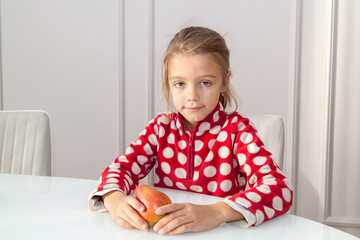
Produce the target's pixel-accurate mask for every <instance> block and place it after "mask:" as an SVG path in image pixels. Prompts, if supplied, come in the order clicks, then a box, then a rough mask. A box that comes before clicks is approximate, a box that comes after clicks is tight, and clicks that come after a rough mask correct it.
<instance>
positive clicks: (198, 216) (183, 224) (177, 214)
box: [154, 202, 244, 235]
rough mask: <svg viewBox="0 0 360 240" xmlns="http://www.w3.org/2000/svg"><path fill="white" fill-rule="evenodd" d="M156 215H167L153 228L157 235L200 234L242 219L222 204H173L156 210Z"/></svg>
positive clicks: (240, 215)
mask: <svg viewBox="0 0 360 240" xmlns="http://www.w3.org/2000/svg"><path fill="white" fill-rule="evenodd" d="M155 213H156V214H157V215H161V214H165V213H167V214H168V215H166V216H165V217H164V218H162V219H161V220H160V221H159V222H158V223H157V224H156V225H155V226H154V231H155V232H159V234H162V235H163V234H167V233H169V234H179V233H184V232H201V231H206V230H210V229H213V228H215V227H217V226H219V225H221V224H222V223H224V222H228V221H235V220H240V219H244V217H243V216H242V214H241V213H239V212H237V211H235V210H233V209H232V208H231V207H230V206H228V205H227V204H226V203H224V202H218V203H215V204H211V205H196V204H191V203H173V204H169V205H165V206H162V207H159V208H158V209H156V211H155Z"/></svg>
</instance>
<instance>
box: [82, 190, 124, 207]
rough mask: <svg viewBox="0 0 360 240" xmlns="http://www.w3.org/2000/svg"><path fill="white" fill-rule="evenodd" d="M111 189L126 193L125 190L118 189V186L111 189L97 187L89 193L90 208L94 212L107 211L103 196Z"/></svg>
mask: <svg viewBox="0 0 360 240" xmlns="http://www.w3.org/2000/svg"><path fill="white" fill-rule="evenodd" d="M111 191H120V192H122V193H124V191H122V190H120V189H118V188H109V189H104V190H101V191H98V190H97V189H95V190H94V191H93V192H92V193H91V194H90V195H89V201H88V204H89V208H90V210H91V211H93V212H106V211H107V210H106V208H105V206H104V201H103V199H102V196H104V195H105V194H107V193H108V192H111Z"/></svg>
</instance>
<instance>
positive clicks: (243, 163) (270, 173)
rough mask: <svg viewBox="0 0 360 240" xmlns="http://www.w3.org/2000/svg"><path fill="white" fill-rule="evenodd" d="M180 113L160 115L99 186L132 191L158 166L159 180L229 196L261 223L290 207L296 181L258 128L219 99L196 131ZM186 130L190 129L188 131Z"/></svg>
mask: <svg viewBox="0 0 360 240" xmlns="http://www.w3.org/2000/svg"><path fill="white" fill-rule="evenodd" d="M183 122H184V119H182V116H181V115H180V114H175V113H170V114H159V115H158V116H157V117H156V118H155V119H153V120H151V121H150V123H149V125H148V126H147V127H146V128H145V129H144V131H142V132H141V134H140V135H139V139H137V140H136V141H134V142H133V143H132V144H131V145H130V146H129V147H128V148H127V149H126V151H125V155H123V156H120V157H118V158H116V159H115V161H114V162H113V163H112V164H111V165H110V166H109V167H108V168H107V169H105V171H104V172H103V174H102V177H101V178H100V181H99V186H98V191H101V190H102V189H108V188H119V189H121V190H123V191H124V192H125V193H126V194H130V193H131V192H133V191H134V190H135V188H136V186H137V185H138V184H139V178H141V177H143V176H146V174H148V172H150V170H151V168H153V167H154V168H155V175H154V184H155V186H157V187H167V188H174V189H180V190H187V191H192V192H197V193H203V194H209V195H214V196H219V197H227V199H229V200H230V201H234V203H236V204H239V205H241V206H243V207H245V208H247V209H248V210H249V211H250V212H252V213H253V214H254V215H255V216H256V223H255V224H256V225H258V224H261V223H262V222H264V221H267V220H269V219H272V218H274V217H275V216H279V215H281V214H283V213H285V212H287V211H288V209H289V208H290V206H291V204H292V185H291V183H290V182H289V181H288V179H286V177H285V176H284V173H283V172H282V171H281V170H280V169H279V168H278V166H277V165H276V164H275V163H274V162H273V157H272V155H271V153H269V152H268V151H266V148H265V147H263V143H262V142H261V140H260V139H259V137H258V134H257V132H256V130H254V128H253V126H252V125H251V124H249V121H248V119H246V118H243V117H241V116H240V115H239V114H238V113H232V114H230V115H228V114H227V113H225V112H224V111H223V110H222V106H221V105H220V104H219V105H218V106H217V108H216V110H214V112H213V113H211V115H210V116H208V117H207V118H205V119H204V120H203V121H201V122H199V124H197V125H196V127H195V129H194V130H188V129H185V128H184V125H183ZM185 133H186V134H185Z"/></svg>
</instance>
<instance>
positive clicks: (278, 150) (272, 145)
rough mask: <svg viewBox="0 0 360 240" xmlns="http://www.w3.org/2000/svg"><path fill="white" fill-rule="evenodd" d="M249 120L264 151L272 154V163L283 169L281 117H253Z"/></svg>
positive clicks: (282, 124) (283, 136) (283, 135)
mask: <svg viewBox="0 0 360 240" xmlns="http://www.w3.org/2000/svg"><path fill="white" fill-rule="evenodd" d="M249 119H250V121H251V122H252V123H253V125H255V128H256V129H257V131H258V134H259V136H260V139H261V140H262V141H263V143H264V144H265V148H266V150H268V151H269V152H271V153H272V154H273V157H274V161H275V162H276V163H277V164H278V165H279V167H280V168H282V169H283V167H284V166H283V165H284V143H285V140H284V139H285V130H284V128H285V127H284V120H283V118H282V116H279V115H254V116H251V117H249Z"/></svg>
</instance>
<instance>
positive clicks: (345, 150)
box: [325, 0, 360, 236]
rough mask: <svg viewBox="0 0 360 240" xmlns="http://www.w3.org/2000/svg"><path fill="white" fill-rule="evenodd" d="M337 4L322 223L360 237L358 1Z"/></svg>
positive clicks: (359, 40) (359, 7) (359, 16)
mask: <svg viewBox="0 0 360 240" xmlns="http://www.w3.org/2000/svg"><path fill="white" fill-rule="evenodd" d="M336 2H337V10H338V14H337V16H338V17H337V19H336V20H337V21H338V22H337V26H338V27H337V33H338V34H337V45H336V49H335V50H336V55H335V56H336V65H335V66H334V68H335V69H334V70H336V71H334V86H333V87H334V98H333V113H332V116H331V117H332V118H331V121H332V129H331V131H332V138H331V145H330V146H329V150H330V154H329V162H330V168H329V184H328V186H327V188H328V189H327V191H328V197H329V202H328V206H327V209H326V210H327V212H326V219H325V222H327V223H328V224H331V225H334V226H338V227H353V228H357V229H352V230H349V229H348V231H353V232H354V233H357V235H359V236H360V205H359V204H358V200H359V199H360V192H359V191H358V189H359V187H358V183H359V182H360V175H359V170H360V161H359V159H360V148H359V142H360V134H359V133H360V125H359V122H360V101H359V92H360V81H359V79H360V69H359V62H360V46H359V44H358V43H359V42H360V30H359V28H358V26H359V25H360V15H359V13H360V2H359V1H356V0H350V1H336Z"/></svg>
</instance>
